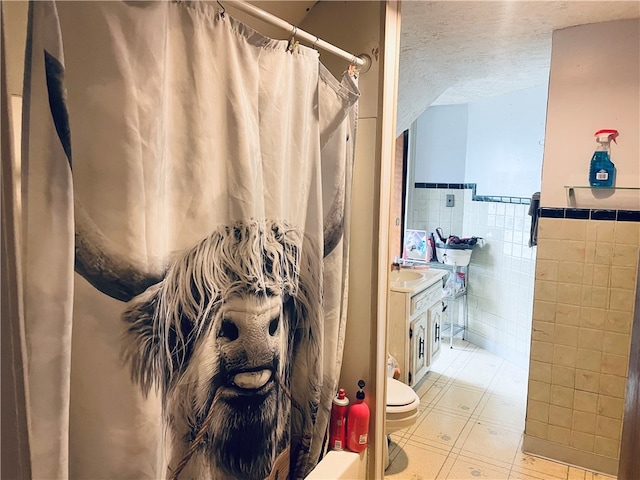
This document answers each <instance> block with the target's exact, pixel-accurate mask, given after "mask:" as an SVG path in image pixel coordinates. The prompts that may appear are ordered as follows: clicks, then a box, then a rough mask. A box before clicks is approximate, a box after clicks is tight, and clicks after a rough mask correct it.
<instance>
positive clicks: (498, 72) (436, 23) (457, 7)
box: [397, 0, 640, 133]
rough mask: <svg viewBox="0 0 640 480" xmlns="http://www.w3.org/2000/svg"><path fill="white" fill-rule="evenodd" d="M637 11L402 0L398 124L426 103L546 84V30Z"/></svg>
mask: <svg viewBox="0 0 640 480" xmlns="http://www.w3.org/2000/svg"><path fill="white" fill-rule="evenodd" d="M637 17H640V2H638V1H572V2H562V1H557V0H554V1H544V0H539V1H514V0H512V1H454V0H444V1H437V2H430V1H416V0H413V1H412V0H408V1H407V0H405V1H403V2H402V30H401V40H400V49H401V51H400V78H399V86H398V124H397V132H398V133H400V132H402V131H403V130H406V129H407V128H409V126H410V125H411V123H412V122H413V121H414V120H415V119H416V118H417V117H418V116H419V115H420V114H421V113H422V112H424V111H425V110H426V109H427V108H428V107H429V106H430V105H434V104H436V105H446V104H454V103H468V102H472V101H475V100H480V99H482V98H488V97H492V96H496V95H501V94H503V93H508V92H513V91H516V90H520V89H524V88H529V87H533V86H539V85H543V84H545V83H546V82H547V81H548V75H549V63H550V56H551V33H552V32H553V30H556V29H560V28H565V27H569V26H574V25H584V24H587V23H595V22H603V21H607V20H619V19H624V18H637ZM629 41H637V39H636V40H634V39H629Z"/></svg>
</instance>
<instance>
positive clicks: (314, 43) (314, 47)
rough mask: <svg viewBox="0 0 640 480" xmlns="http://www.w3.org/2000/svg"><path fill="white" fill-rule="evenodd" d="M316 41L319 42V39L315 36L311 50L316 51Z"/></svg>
mask: <svg viewBox="0 0 640 480" xmlns="http://www.w3.org/2000/svg"><path fill="white" fill-rule="evenodd" d="M318 40H320V38H319V37H318V36H317V35H316V39H315V40H314V41H313V45H311V47H312V48H313V49H316V43H318Z"/></svg>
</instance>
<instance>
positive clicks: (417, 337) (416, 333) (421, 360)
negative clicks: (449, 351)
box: [409, 312, 429, 385]
mask: <svg viewBox="0 0 640 480" xmlns="http://www.w3.org/2000/svg"><path fill="white" fill-rule="evenodd" d="M409 337H410V338H409V342H410V349H409V357H410V358H409V365H410V366H411V369H410V371H409V375H410V376H409V385H415V384H416V383H418V381H419V380H420V379H421V378H422V377H423V376H424V374H425V373H427V371H428V370H429V362H428V360H427V342H428V339H427V338H428V337H427V314H426V312H425V313H424V314H422V315H420V316H418V317H417V318H416V319H415V320H414V321H412V322H411V323H410V325H409Z"/></svg>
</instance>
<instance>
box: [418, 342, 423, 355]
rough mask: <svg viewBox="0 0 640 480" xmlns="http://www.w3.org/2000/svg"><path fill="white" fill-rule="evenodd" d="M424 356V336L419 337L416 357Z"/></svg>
mask: <svg viewBox="0 0 640 480" xmlns="http://www.w3.org/2000/svg"><path fill="white" fill-rule="evenodd" d="M422 357H424V337H422V338H420V346H419V348H418V358H422Z"/></svg>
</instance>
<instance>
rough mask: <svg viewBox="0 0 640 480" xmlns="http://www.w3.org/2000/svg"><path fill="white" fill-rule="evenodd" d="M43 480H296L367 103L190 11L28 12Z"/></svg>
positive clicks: (37, 448) (308, 458)
mask: <svg viewBox="0 0 640 480" xmlns="http://www.w3.org/2000/svg"><path fill="white" fill-rule="evenodd" d="M25 65H26V69H25V70H26V73H25V91H24V117H23V132H24V133H23V135H24V138H23V163H24V165H23V172H24V179H23V196H24V199H23V201H24V203H23V219H24V234H25V237H24V238H25V244H24V256H25V269H24V305H25V337H26V338H25V345H26V350H27V351H26V356H25V357H26V360H25V361H26V368H25V372H26V373H25V376H26V384H27V407H28V408H27V410H28V418H29V440H30V447H31V459H32V472H33V478H94V479H98V478H110V479H111V478H119V479H124V478H135V479H139V478H199V479H200V478H212V479H220V478H256V479H262V478H280V479H283V478H288V477H290V478H301V477H304V476H305V475H306V474H307V473H308V472H309V471H310V470H311V468H312V467H313V466H314V465H315V463H316V462H317V461H318V459H319V458H320V456H321V455H322V453H323V449H324V445H325V443H326V442H325V433H326V429H327V424H328V418H329V412H330V408H331V400H332V398H333V395H334V393H335V390H336V387H337V380H338V376H339V371H340V364H341V358H342V345H343V337H344V330H345V319H346V301H347V298H346V291H347V288H346V285H347V266H348V241H347V240H346V239H348V224H349V197H350V183H351V165H352V161H353V153H354V143H355V134H356V118H357V111H356V107H357V98H358V95H359V94H358V90H357V85H356V83H357V82H356V79H355V77H354V76H352V75H349V74H345V75H344V76H343V78H342V80H341V81H338V80H336V79H335V78H334V77H333V76H332V75H331V74H330V73H329V72H328V70H326V69H325V68H324V67H323V65H322V64H321V63H320V62H319V58H318V53H317V52H316V51H315V50H313V49H310V48H307V47H304V46H300V45H298V46H297V47H296V48H293V49H292V48H289V43H288V42H287V41H279V40H273V39H269V38H266V37H264V36H263V35H261V34H260V33H258V32H256V31H254V30H252V29H251V28H249V27H248V26H246V25H243V24H242V23H240V22H238V21H236V20H235V19H233V18H232V17H231V16H229V15H228V14H220V12H219V11H218V9H217V8H215V7H212V6H211V5H207V4H201V3H199V2H171V3H169V2H139V3H138V2H110V1H108V2H60V3H58V4H56V3H53V2H45V1H39V2H33V3H32V4H31V5H30V12H29V27H28V39H27V57H26V64H25Z"/></svg>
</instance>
